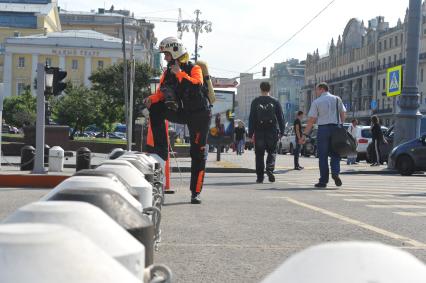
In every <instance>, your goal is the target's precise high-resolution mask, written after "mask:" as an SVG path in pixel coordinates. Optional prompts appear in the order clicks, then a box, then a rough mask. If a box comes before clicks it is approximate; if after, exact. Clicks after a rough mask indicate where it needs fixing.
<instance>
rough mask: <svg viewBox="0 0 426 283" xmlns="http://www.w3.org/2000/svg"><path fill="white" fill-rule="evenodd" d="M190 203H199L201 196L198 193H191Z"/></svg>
mask: <svg viewBox="0 0 426 283" xmlns="http://www.w3.org/2000/svg"><path fill="white" fill-rule="evenodd" d="M191 203H192V204H201V197H200V193H193V194H192V196H191Z"/></svg>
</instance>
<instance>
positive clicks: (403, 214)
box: [394, 211, 426, 217]
mask: <svg viewBox="0 0 426 283" xmlns="http://www.w3.org/2000/svg"><path fill="white" fill-rule="evenodd" d="M394 214H397V215H402V216H410V217H423V216H426V212H411V211H395V212H394Z"/></svg>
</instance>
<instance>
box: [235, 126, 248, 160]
mask: <svg viewBox="0 0 426 283" xmlns="http://www.w3.org/2000/svg"><path fill="white" fill-rule="evenodd" d="M234 133H235V145H236V147H237V155H243V153H244V145H245V135H246V129H245V127H244V124H243V123H239V124H238V127H236V128H235V130H234Z"/></svg>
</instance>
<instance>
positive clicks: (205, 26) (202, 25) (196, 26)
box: [179, 9, 212, 62]
mask: <svg viewBox="0 0 426 283" xmlns="http://www.w3.org/2000/svg"><path fill="white" fill-rule="evenodd" d="M194 13H195V15H196V18H195V20H184V21H181V22H180V23H179V31H189V26H190V27H191V29H192V31H193V32H194V34H195V50H194V55H195V62H197V60H198V49H199V46H198V38H199V36H200V33H203V31H205V32H207V33H208V32H212V23H211V22H209V21H205V20H200V15H201V11H200V10H198V9H197V10H195V12H194Z"/></svg>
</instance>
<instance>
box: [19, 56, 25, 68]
mask: <svg viewBox="0 0 426 283" xmlns="http://www.w3.org/2000/svg"><path fill="white" fill-rule="evenodd" d="M18 68H25V57H19V59H18Z"/></svg>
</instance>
